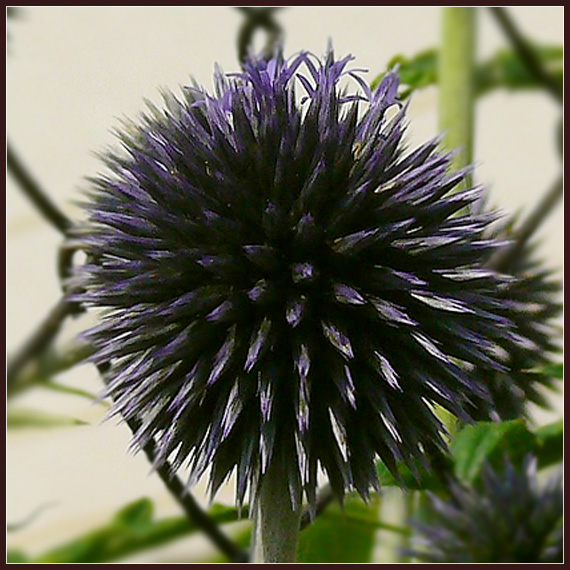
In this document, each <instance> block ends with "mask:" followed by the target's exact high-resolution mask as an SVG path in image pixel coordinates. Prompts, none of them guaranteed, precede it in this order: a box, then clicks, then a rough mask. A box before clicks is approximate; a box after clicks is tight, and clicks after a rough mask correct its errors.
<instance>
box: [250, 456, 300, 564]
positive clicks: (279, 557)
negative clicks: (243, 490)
mask: <svg viewBox="0 0 570 570" xmlns="http://www.w3.org/2000/svg"><path fill="white" fill-rule="evenodd" d="M285 473H286V471H285V470H284V469H280V468H279V465H278V464H275V463H273V464H272V465H271V466H270V467H269V469H268V470H267V472H266V473H265V475H264V476H263V480H262V482H261V489H260V491H259V496H258V498H257V506H256V510H255V518H254V538H253V541H254V543H253V560H252V562H253V563H257V564H259V563H292V562H295V560H296V556H297V541H298V537H299V524H300V521H301V508H300V507H298V508H294V507H293V506H292V504H291V496H290V493H289V488H288V485H287V479H286V477H285V476H284V475H285Z"/></svg>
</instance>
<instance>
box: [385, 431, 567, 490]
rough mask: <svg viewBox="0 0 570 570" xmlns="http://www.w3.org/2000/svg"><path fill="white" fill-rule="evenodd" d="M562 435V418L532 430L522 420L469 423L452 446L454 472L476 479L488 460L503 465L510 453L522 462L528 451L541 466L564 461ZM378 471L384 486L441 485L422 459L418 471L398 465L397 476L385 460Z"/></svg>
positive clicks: (423, 487)
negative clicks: (422, 462)
mask: <svg viewBox="0 0 570 570" xmlns="http://www.w3.org/2000/svg"><path fill="white" fill-rule="evenodd" d="M562 434H563V424H562V421H557V422H554V423H552V424H548V425H546V426H543V427H541V428H539V429H538V430H537V431H535V432H532V431H530V430H529V428H528V427H527V425H526V424H525V422H524V421H523V420H509V421H505V422H479V423H476V424H472V425H467V426H465V427H463V428H462V429H461V430H459V431H458V433H457V434H456V435H455V437H454V439H453V441H452V442H451V445H450V451H451V460H452V464H453V470H454V473H455V475H456V476H457V477H458V478H459V479H460V480H462V481H465V482H473V481H476V480H477V479H478V478H479V477H480V476H481V473H482V469H483V466H484V465H485V463H487V462H488V463H490V464H491V465H500V464H501V462H502V461H503V459H504V456H505V455H508V456H509V457H510V458H511V461H512V462H513V463H514V464H520V463H521V462H522V459H523V458H524V456H525V455H526V454H528V453H534V454H535V455H536V457H537V459H538V464H539V466H540V467H549V466H550V465H553V464H555V463H558V462H560V461H562V457H563V451H564V448H563V445H562V443H563V442H562ZM377 470H378V476H379V479H380V484H381V485H383V486H399V487H404V488H405V489H407V490H409V491H414V490H430V491H435V490H438V489H441V488H442V482H441V481H440V480H439V479H438V478H437V476H436V475H435V474H434V473H433V472H431V471H428V470H427V468H426V467H425V466H423V465H422V464H420V463H419V462H417V463H416V473H412V472H411V471H410V470H409V469H408V468H407V467H405V466H403V465H402V466H398V477H395V476H394V475H393V474H392V473H390V471H389V470H388V468H387V467H386V466H385V465H384V464H383V463H382V462H378V465H377Z"/></svg>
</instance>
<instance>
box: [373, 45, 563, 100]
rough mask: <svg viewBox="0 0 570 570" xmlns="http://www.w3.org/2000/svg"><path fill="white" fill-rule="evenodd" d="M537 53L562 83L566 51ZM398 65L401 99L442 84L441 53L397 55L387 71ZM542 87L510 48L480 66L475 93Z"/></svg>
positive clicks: (556, 48) (554, 49) (553, 48)
mask: <svg viewBox="0 0 570 570" xmlns="http://www.w3.org/2000/svg"><path fill="white" fill-rule="evenodd" d="M535 52H536V55H537V57H538V59H539V60H540V62H541V63H542V65H543V66H544V67H545V68H546V70H547V71H548V72H549V73H551V74H552V75H553V77H554V78H555V80H556V81H558V82H560V83H562V82H563V80H564V75H563V61H564V50H563V48H562V47H561V46H547V45H542V46H535ZM395 66H398V74H399V75H400V78H401V81H402V91H401V98H402V99H406V98H407V97H408V96H409V95H410V94H411V93H412V92H413V91H415V90H416V89H423V88H424V87H429V86H430V85H435V84H437V81H438V53H437V50H435V49H431V50H426V51H422V52H420V53H418V54H417V55H415V56H413V57H411V58H408V57H405V56H403V55H397V56H395V57H394V58H392V59H391V60H390V61H389V63H388V66H387V68H388V69H392V68H394V67H395ZM384 75H385V73H383V74H381V75H379V76H378V77H377V78H376V79H374V81H372V85H371V87H372V88H373V89H374V88H376V86H377V85H378V84H379V83H380V81H381V80H382V78H383V77H384ZM540 87H541V85H540V83H539V82H537V81H536V79H535V77H534V75H532V74H531V73H529V71H528V70H527V68H526V66H525V65H524V64H523V63H521V61H520V59H519V57H518V55H517V54H516V53H515V52H514V51H512V50H510V49H502V50H500V51H498V52H497V53H496V54H495V55H494V56H493V57H491V58H489V59H488V60H486V61H485V62H483V63H480V64H479V65H478V66H477V68H476V70H475V90H476V94H477V95H479V96H481V95H485V94H487V93H489V92H490V91H492V90H494V89H500V88H504V89H510V90H515V89H536V88H540Z"/></svg>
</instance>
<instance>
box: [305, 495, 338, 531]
mask: <svg viewBox="0 0 570 570" xmlns="http://www.w3.org/2000/svg"><path fill="white" fill-rule="evenodd" d="M333 499H334V495H333V492H332V488H331V486H330V485H325V486H324V487H323V488H322V489H321V490H320V491H319V494H318V495H317V505H316V507H315V514H314V516H311V511H310V509H308V508H305V509H304V510H303V513H302V514H301V522H300V524H299V528H300V529H301V530H303V529H304V528H305V527H307V526H309V525H310V524H311V523H312V522H313V519H314V518H316V517H318V516H319V515H320V514H321V513H322V512H323V511H324V510H325V509H326V508H327V507H328V506H329V504H330V503H332V502H333Z"/></svg>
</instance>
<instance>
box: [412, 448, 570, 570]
mask: <svg viewBox="0 0 570 570" xmlns="http://www.w3.org/2000/svg"><path fill="white" fill-rule="evenodd" d="M430 499H431V508H430V509H429V518H430V523H429V524H422V523H415V524H414V526H415V527H416V529H417V530H418V532H419V535H418V537H417V539H416V541H417V545H418V549H417V550H414V551H413V552H412V553H411V554H412V555H413V556H415V557H416V558H418V559H420V560H421V561H424V562H451V563H484V562H495V563H500V562H527V563H531V562H562V561H563V534H562V517H563V499H562V479H561V477H558V476H554V477H552V478H551V479H550V480H549V481H548V482H547V483H546V485H544V486H542V487H541V486H540V485H539V484H538V482H537V475H536V460H535V459H534V458H532V457H530V456H529V457H527V458H526V459H525V462H524V466H523V468H522V469H521V470H517V469H515V468H514V467H513V465H512V463H511V462H510V461H508V460H507V461H506V462H505V466H504V468H503V469H501V470H500V471H494V470H493V469H492V468H491V467H490V466H488V465H487V466H486V469H485V470H484V476H483V485H482V487H481V488H480V489H475V488H466V487H459V486H455V487H454V488H452V490H451V499H452V500H451V501H449V502H446V501H444V500H442V499H440V498H438V497H436V496H435V495H432V496H431V497H430Z"/></svg>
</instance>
